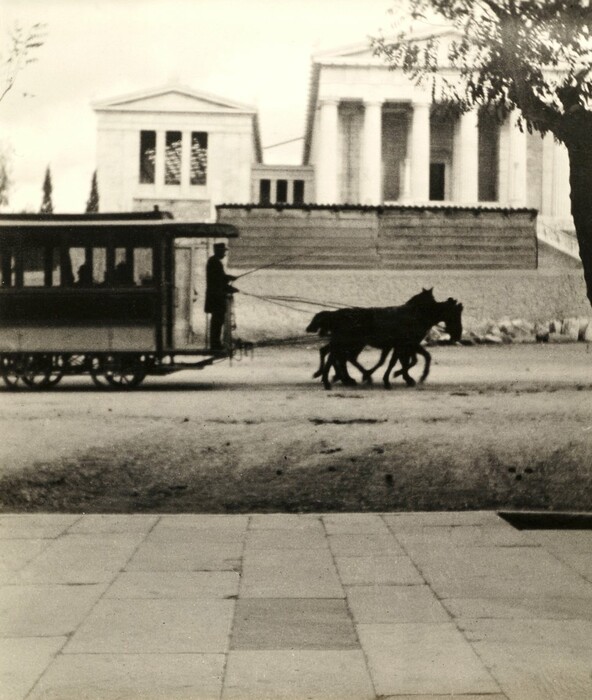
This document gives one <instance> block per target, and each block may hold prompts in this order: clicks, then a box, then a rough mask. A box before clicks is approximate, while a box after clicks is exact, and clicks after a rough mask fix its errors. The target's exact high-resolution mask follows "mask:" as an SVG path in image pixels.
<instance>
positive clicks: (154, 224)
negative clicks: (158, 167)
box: [0, 211, 238, 238]
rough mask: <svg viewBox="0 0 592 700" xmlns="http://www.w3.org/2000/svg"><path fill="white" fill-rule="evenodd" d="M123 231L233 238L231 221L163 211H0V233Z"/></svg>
mask: <svg viewBox="0 0 592 700" xmlns="http://www.w3.org/2000/svg"><path fill="white" fill-rule="evenodd" d="M27 233H33V234H34V233H43V234H52V233H56V234H61V233H65V234H69V235H80V236H86V235H89V234H99V235H101V234H107V233H109V234H114V235H120V234H121V235H122V236H125V235H127V234H132V235H138V234H140V235H142V234H148V235H150V236H153V235H156V236H158V237H163V238H236V237H237V236H238V229H237V228H236V226H233V225H232V224H218V223H204V222H201V221H175V220H174V219H173V216H172V214H170V213H169V212H166V211H149V212H125V213H104V214H0V237H1V236H3V234H8V235H11V234H27Z"/></svg>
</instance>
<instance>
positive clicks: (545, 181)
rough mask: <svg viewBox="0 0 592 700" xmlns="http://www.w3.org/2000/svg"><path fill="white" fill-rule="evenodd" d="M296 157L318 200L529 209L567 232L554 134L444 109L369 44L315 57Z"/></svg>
mask: <svg viewBox="0 0 592 700" xmlns="http://www.w3.org/2000/svg"><path fill="white" fill-rule="evenodd" d="M441 33H442V39H443V40H444V41H446V39H447V36H452V35H453V32H452V31H450V30H443V31H442V32H441ZM453 75H454V73H453V72H452V71H449V72H448V74H447V78H448V79H451V78H453ZM303 162H304V164H306V165H312V166H313V167H314V174H315V201H316V202H318V203H334V202H337V203H360V204H365V205H383V204H395V203H398V204H419V203H421V204H425V203H428V202H431V203H438V204H445V203H451V204H461V205H464V206H474V205H485V204H486V205H494V206H495V205H499V206H503V207H530V208H535V209H537V210H538V212H539V219H540V222H541V227H547V228H550V229H553V230H563V229H567V230H569V229H571V228H572V223H571V217H570V203H569V170H568V159H567V151H566V149H565V147H564V146H563V145H561V144H558V143H555V141H554V139H553V136H552V135H551V134H548V135H547V136H546V137H545V138H542V137H541V136H540V135H539V134H536V133H534V134H528V133H527V132H526V131H521V130H520V129H519V128H518V125H517V114H510V115H509V116H508V118H507V119H506V120H505V121H504V122H503V123H502V124H498V123H497V121H496V120H494V119H492V118H491V117H490V116H488V114H487V113H484V112H482V113H478V112H470V113H468V114H463V115H460V116H458V115H455V114H451V111H450V110H449V109H448V110H447V109H445V108H444V107H443V105H441V104H438V103H434V102H433V101H432V99H431V95H430V93H429V92H427V91H426V90H425V89H422V88H419V87H418V86H417V85H415V84H414V83H413V82H412V81H411V80H410V79H409V78H408V77H407V76H406V75H405V74H404V73H403V71H402V70H390V69H389V68H388V67H387V66H385V65H384V62H383V61H382V60H381V59H379V58H377V57H376V56H374V55H373V54H372V50H371V49H370V48H369V46H368V44H360V45H355V46H349V47H346V48H342V49H340V50H337V51H330V52H327V53H323V54H318V55H316V56H315V57H314V59H313V63H312V71H311V81H310V90H309V102H308V111H307V117H306V134H305V143H304V159H303Z"/></svg>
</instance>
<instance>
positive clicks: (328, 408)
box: [0, 344, 592, 512]
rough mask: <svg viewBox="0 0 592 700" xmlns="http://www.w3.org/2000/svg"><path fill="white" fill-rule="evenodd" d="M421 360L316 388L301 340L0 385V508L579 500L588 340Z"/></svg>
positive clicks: (512, 504)
mask: <svg viewBox="0 0 592 700" xmlns="http://www.w3.org/2000/svg"><path fill="white" fill-rule="evenodd" d="M432 354H433V358H434V362H433V365H432V372H431V375H430V377H429V380H428V383H427V384H426V385H425V386H424V387H422V388H420V389H407V388H405V386H404V384H403V383H398V384H397V385H396V387H395V388H393V389H392V390H391V391H386V390H384V389H383V387H382V385H381V384H380V383H376V384H375V385H374V386H372V387H358V388H353V389H344V388H341V387H339V385H336V386H335V387H334V389H333V390H332V391H330V392H326V391H324V390H323V389H322V387H321V385H320V384H319V383H318V382H317V380H312V379H311V375H312V372H313V371H314V369H316V366H317V352H316V348H315V347H314V346H311V347H308V348H306V347H292V348H275V349H271V348H265V349H258V350H257V351H256V354H255V357H254V359H250V358H245V359H243V360H242V361H233V362H232V364H231V365H229V363H228V362H227V361H224V362H222V363H220V364H218V365H216V366H214V367H211V368H208V369H206V370H204V371H203V372H182V373H178V374H175V375H171V376H170V377H166V378H149V379H147V380H146V382H145V384H144V385H142V387H140V389H137V390H135V391H133V392H130V393H121V392H118V393H105V392H99V391H97V390H95V389H94V388H93V386H92V385H91V383H90V380H89V379H88V378H83V379H78V378H77V379H66V380H64V381H63V382H62V384H60V385H59V386H58V387H56V388H55V389H54V390H52V391H50V392H47V393H30V392H6V391H2V392H0V420H1V424H0V426H1V427H0V430H1V435H2V441H1V443H0V465H1V474H2V476H1V477H0V510H3V511H5V512H10V511H25V510H61V511H64V510H66V511H86V512H136V511H155V512H156V511H158V512H183V511H187V512H237V511H330V510H418V509H424V510H431V509H456V508H496V507H506V508H545V509H556V510H557V509H568V508H569V509H580V510H589V509H590V504H591V503H592V470H591V469H590V465H591V464H592V349H591V350H589V349H588V346H586V345H585V344H570V345H561V346H559V345H516V346H502V347H490V346H487V347H485V346H478V347H469V348H467V347H455V348H449V347H436V348H433V353H432ZM373 357H374V356H372V358H371V356H370V355H368V356H367V357H366V358H363V362H364V363H366V364H368V363H369V362H370V360H371V359H373ZM416 374H419V372H416Z"/></svg>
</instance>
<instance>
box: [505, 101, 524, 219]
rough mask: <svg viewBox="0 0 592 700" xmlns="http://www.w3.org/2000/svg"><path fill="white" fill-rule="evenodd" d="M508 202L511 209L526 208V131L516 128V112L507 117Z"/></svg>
mask: <svg viewBox="0 0 592 700" xmlns="http://www.w3.org/2000/svg"><path fill="white" fill-rule="evenodd" d="M508 137H509V145H508V146H509V147H508V151H509V157H508V166H509V172H508V201H509V204H510V206H511V207H525V206H526V130H524V131H520V129H519V128H518V112H517V111H516V110H514V111H513V112H512V113H511V114H510V117H509V132H508Z"/></svg>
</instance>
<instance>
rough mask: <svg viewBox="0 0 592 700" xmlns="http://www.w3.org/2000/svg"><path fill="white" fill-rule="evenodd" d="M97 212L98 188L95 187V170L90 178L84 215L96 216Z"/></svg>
mask: <svg viewBox="0 0 592 700" xmlns="http://www.w3.org/2000/svg"><path fill="white" fill-rule="evenodd" d="M98 211H99V186H98V185H97V171H96V170H95V171H94V173H93V176H92V183H91V186H90V195H89V196H88V200H87V202H86V213H87V214H96V213H97V212H98Z"/></svg>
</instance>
